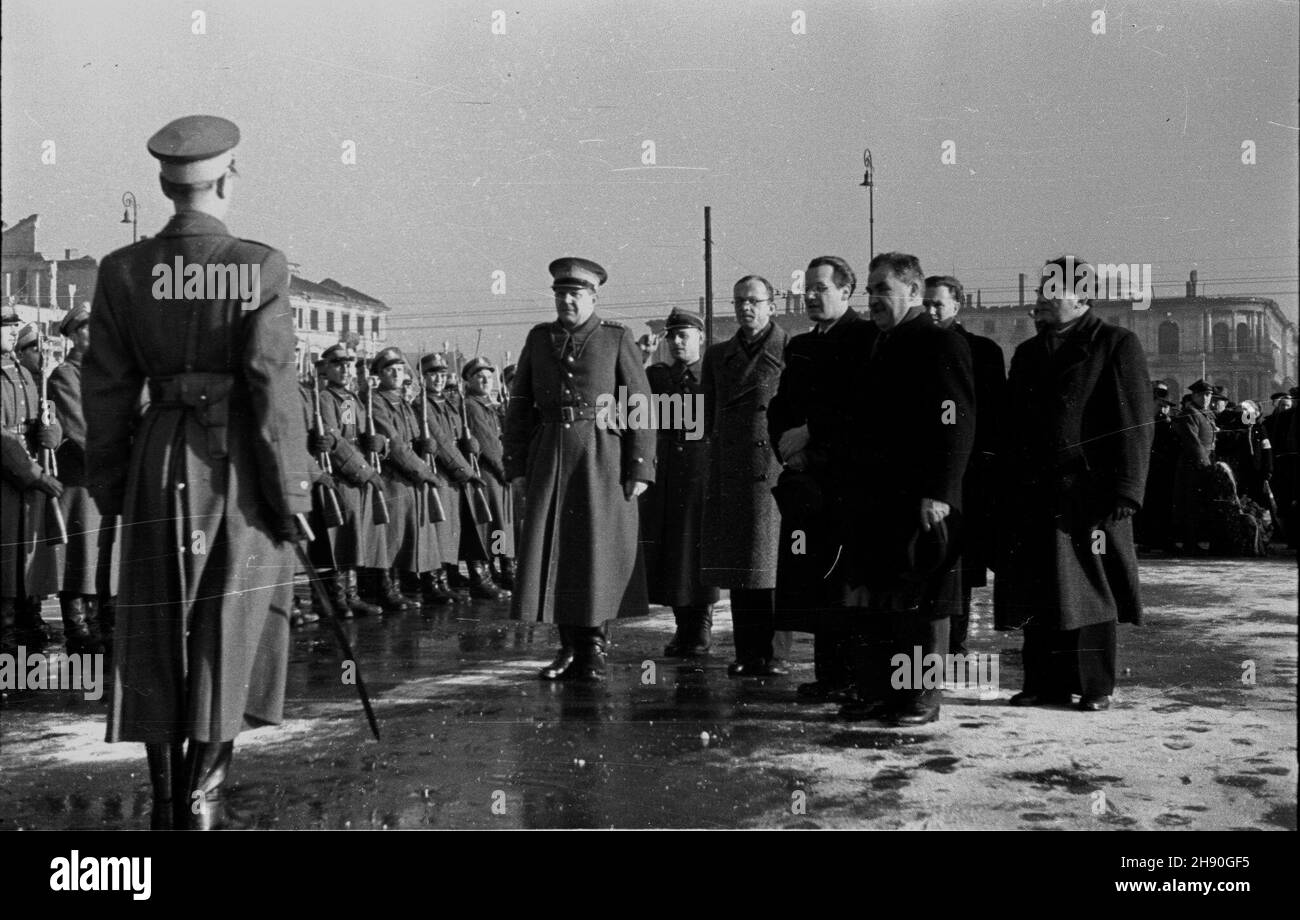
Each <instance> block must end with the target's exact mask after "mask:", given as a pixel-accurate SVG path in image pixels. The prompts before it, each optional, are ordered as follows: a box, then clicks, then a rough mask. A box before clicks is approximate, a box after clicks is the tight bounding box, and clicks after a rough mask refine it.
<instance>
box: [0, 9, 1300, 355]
mask: <svg viewBox="0 0 1300 920" xmlns="http://www.w3.org/2000/svg"><path fill="white" fill-rule="evenodd" d="M1102 6H1103V3H1102V0H1088V2H1083V3H1077V2H1052V0H982V2H961V3H958V2H902V0H888V2H862V0H855V2H838V3H823V2H812V0H807V2H804V0H791V2H787V3H770V2H740V0H712V2H708V3H704V2H691V3H686V2H682V3H667V2H656V0H637V2H618V3H613V2H608V0H605V2H569V0H549V2H545V3H538V2H518V0H512V2H511V3H510V4H509V6H508V8H505V3H504V0H481V2H474V3H460V2H441V0H440V2H437V3H414V2H410V3H399V2H388V0H371V2H365V3H320V2H315V3H305V2H303V3H295V2H268V0H256V2H252V0H249V2H205V0H189V2H186V3H174V2H173V3H167V2H129V3H127V2H104V0H96V2H93V3H92V2H66V3H60V2H48V0H41V2H36V0H5V3H4V5H3V23H2V26H3V35H4V49H3V50H4V54H3V105H4V119H3V167H4V169H3V196H4V199H3V207H4V219H5V220H6V221H7V222H9V223H10V224H12V223H14V222H16V221H18V220H20V219H22V218H23V217H25V216H27V215H28V214H31V213H39V214H40V215H41V224H40V230H39V237H38V239H39V245H40V247H41V249H42V250H44V251H45V252H46V253H47V254H53V253H56V252H60V251H61V250H62V249H64V248H67V247H71V248H76V249H80V250H81V251H82V252H83V253H86V254H90V255H94V256H95V257H97V258H99V257H102V256H103V255H104V254H105V253H107V252H109V251H111V250H112V249H114V248H117V247H119V246H121V245H124V244H125V243H128V242H129V241H130V228H129V227H125V226H122V225H121V224H120V223H118V221H119V220H120V219H121V212H122V206H121V202H120V199H121V196H122V193H123V192H124V191H126V190H128V189H129V190H131V191H133V192H134V193H135V194H136V195H137V197H138V198H139V200H140V229H141V232H142V233H148V234H152V233H155V232H157V230H158V229H160V228H161V227H162V225H163V224H164V223H165V221H166V218H167V215H168V214H169V213H170V208H169V203H168V202H167V201H166V199H164V198H163V196H162V194H161V192H160V191H159V189H158V183H157V167H156V163H155V162H154V161H153V160H152V159H151V158H150V157H149V156H148V154H147V153H146V150H145V141H146V140H147V138H148V137H149V135H150V134H152V133H153V132H154V131H156V130H157V129H158V128H159V127H161V126H162V125H163V124H165V123H166V122H167V121H169V120H171V119H173V118H176V117H179V116H181V115H187V114H194V113H208V114H216V115H222V116H224V117H227V118H230V119H231V120H233V121H235V122H236V123H237V124H238V125H239V127H240V129H241V131H242V132H243V142H242V143H241V145H240V146H239V148H238V150H237V152H236V158H237V162H238V168H239V171H240V173H241V176H242V179H241V180H240V182H239V184H238V187H237V190H236V194H237V198H236V201H235V205H234V209H233V211H232V214H231V216H230V218H229V220H228V225H229V226H230V228H231V230H232V232H234V233H235V234H237V235H240V236H245V237H249V238H252V239H257V240H261V241H263V242H266V243H268V244H271V245H273V246H276V247H278V248H280V249H283V250H284V251H285V252H286V254H287V255H288V257H289V258H290V260H292V261H296V262H298V263H300V264H301V266H302V272H303V274H304V276H305V277H307V278H310V279H312V280H317V281H319V280H321V279H322V278H325V277H332V278H335V279H337V280H338V281H340V282H342V283H344V284H347V285H350V286H352V287H356V288H359V289H360V290H362V291H365V292H366V293H369V294H371V295H373V296H375V297H378V298H380V299H382V300H384V301H385V302H387V303H388V304H389V305H390V306H391V307H392V309H393V311H394V317H393V320H392V338H393V339H394V340H396V341H397V342H398V343H399V344H402V343H403V341H405V343H406V344H409V345H412V346H419V345H431V346H436V345H437V344H440V343H441V341H442V340H443V339H451V340H453V341H459V343H460V344H461V345H462V347H464V348H465V349H467V350H468V349H471V348H472V347H473V337H474V334H475V330H476V329H478V328H480V327H482V328H483V329H484V346H483V350H484V351H487V352H489V353H491V354H493V355H500V354H501V352H502V351H504V350H505V349H506V348H510V349H513V350H514V351H515V353H516V354H517V352H518V348H519V345H520V344H521V342H522V337H523V334H524V332H525V331H526V329H527V327H528V326H529V325H531V324H532V323H535V322H539V321H542V320H545V319H547V318H549V317H550V316H551V315H552V308H551V296H550V292H549V282H550V279H549V276H548V275H547V274H546V265H547V263H548V262H549V261H550V260H551V259H553V258H556V257H558V256H561V255H581V256H586V257H588V258H592V259H595V260H597V261H599V262H601V263H602V264H604V265H605V266H606V268H608V269H609V272H610V281H609V283H608V284H607V285H606V287H605V288H604V289H603V291H602V297H601V304H602V305H601V307H600V312H601V313H602V314H604V315H606V316H608V317H613V318H619V319H622V320H624V321H627V322H629V323H630V324H631V325H633V327H634V328H636V329H637V330H638V332H639V331H641V329H642V323H643V321H644V320H645V319H647V318H652V317H662V316H664V315H666V314H667V312H668V310H669V309H671V307H672V306H674V305H678V304H684V305H690V306H694V305H695V303H696V299H697V297H698V296H699V295H700V294H702V293H703V286H704V265H703V254H702V253H703V248H702V242H701V241H702V237H703V209H704V206H705V205H711V206H712V208H713V235H714V241H715V255H714V268H715V271H714V275H715V303H717V304H718V305H719V306H721V307H722V309H724V310H725V309H727V307H726V304H727V301H728V299H729V292H730V285H731V283H732V282H733V281H734V280H735V279H737V278H739V277H740V276H741V275H743V274H747V273H750V272H756V273H759V274H763V275H767V276H768V277H769V278H771V279H772V280H773V281H774V282H775V283H776V284H777V286H778V287H786V286H788V285H789V280H790V276H791V272H792V271H794V270H797V269H799V268H801V267H802V266H803V265H805V264H806V263H807V261H808V260H809V259H810V258H811V257H813V256H816V255H820V254H824V253H832V254H839V255H843V256H844V257H846V258H847V259H848V260H849V261H850V263H852V264H853V265H854V266H855V267H856V268H857V269H858V270H859V273H860V275H861V276H863V277H865V274H866V263H867V261H868V259H867V248H868V232H867V230H868V228H867V192H866V190H865V189H863V188H860V187H859V185H858V184H859V183H860V182H861V181H862V149H863V147H866V146H869V147H870V148H871V150H872V153H873V155H874V159H875V166H876V179H877V188H876V196H875V199H876V200H875V214H876V234H875V243H876V251H882V250H886V249H901V250H904V251H909V252H914V253H916V254H917V255H918V256H920V258H921V262H922V265H923V266H924V267H925V269H926V270H927V271H928V272H931V273H936V272H954V273H955V274H957V275H958V276H959V277H960V278H961V279H962V280H963V282H965V283H966V285H967V288H968V289H969V290H974V289H976V288H980V289H982V290H983V293H984V302H985V303H986V304H988V303H990V302H1010V301H1012V300H1014V299H1015V297H1016V283H1017V277H1016V276H1017V272H1020V271H1025V272H1030V273H1034V272H1036V271H1037V269H1038V267H1039V266H1040V265H1041V264H1042V262H1043V261H1044V260H1045V259H1047V258H1050V257H1052V256H1055V255H1059V254H1060V253H1061V252H1063V251H1066V250H1073V251H1077V252H1079V253H1080V254H1082V255H1084V256H1087V257H1090V258H1092V259H1094V260H1097V261H1103V262H1127V263H1133V262H1136V263H1151V264H1152V266H1153V273H1154V280H1155V293H1156V295H1157V296H1160V295H1161V294H1177V295H1181V293H1182V291H1183V282H1184V280H1185V279H1186V277H1187V272H1188V270H1189V269H1191V268H1198V269H1199V273H1200V277H1201V279H1202V281H1203V282H1206V283H1207V284H1208V288H1207V290H1208V293H1210V294H1216V293H1217V294H1227V293H1243V294H1256V295H1262V296H1269V297H1273V298H1275V299H1277V300H1278V301H1279V302H1280V303H1282V304H1283V305H1284V308H1285V309H1286V310H1287V312H1288V314H1289V315H1291V316H1293V317H1294V316H1295V310H1296V301H1297V296H1296V294H1297V261H1298V258H1300V254H1298V253H1297V242H1296V241H1297V235H1298V228H1297V174H1298V172H1300V164H1298V162H1297V125H1298V124H1300V121H1298V120H1297V104H1296V100H1297V97H1298V96H1300V77H1298V74H1297V67H1298V66H1300V65H1298V64H1297V54H1296V49H1297V46H1298V45H1300V28H1298V26H1297V23H1298V22H1300V12H1298V6H1297V3H1295V2H1290V0H1257V2H1210V0H1167V2H1155V0H1153V2H1128V3H1125V2H1119V3H1116V2H1114V0H1108V2H1105V4H1104V8H1105V14H1106V20H1105V34H1096V30H1097V28H1098V25H1099V24H1098V20H1097V18H1096V16H1095V15H1094V12H1093V10H1094V8H1098V9H1100V8H1102ZM196 7H197V8H201V9H202V10H203V12H204V14H205V16H206V22H205V23H204V25H205V27H206V34H201V35H197V34H194V33H193V29H194V23H195V21H194V18H193V13H194V10H195V8H196ZM497 9H501V10H502V14H503V15H502V16H501V17H500V18H499V19H498V21H499V22H504V27H505V34H494V32H493V23H494V18H493V13H494V10H497ZM801 23H802V24H803V25H804V26H805V31H804V32H803V33H802V34H797V30H798V28H799V26H800V24H801ZM47 140H53V141H54V142H55V144H56V162H55V163H54V164H52V165H47V164H43V163H42V161H41V154H42V144H43V142H45V141H47ZM349 141H350V142H353V143H354V144H355V160H356V162H355V164H349V163H344V162H343V155H344V153H345V142H349ZM647 141H650V142H653V145H654V164H653V166H649V165H646V163H645V162H644V160H645V158H646V157H647V153H646V150H647V148H646V142H647ZM1246 141H1251V142H1253V147H1254V158H1255V160H1256V162H1255V163H1254V164H1253V165H1251V164H1246V163H1243V162H1242V160H1243V143H1244V142H1246ZM945 142H951V144H950V145H949V146H948V147H947V149H948V150H949V151H951V154H950V156H949V159H952V158H953V157H954V156H955V163H945V162H943V159H944V157H943V154H944V151H945ZM494 272H504V273H505V275H504V277H505V283H506V292H505V293H504V294H495V295H494V294H493V292H492V283H493V273H494Z"/></svg>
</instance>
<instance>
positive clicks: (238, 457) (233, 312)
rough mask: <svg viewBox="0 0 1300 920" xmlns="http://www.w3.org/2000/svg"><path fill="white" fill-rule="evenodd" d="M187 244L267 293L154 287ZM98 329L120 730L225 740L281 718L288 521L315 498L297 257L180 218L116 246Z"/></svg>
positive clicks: (94, 398)
mask: <svg viewBox="0 0 1300 920" xmlns="http://www.w3.org/2000/svg"><path fill="white" fill-rule="evenodd" d="M177 258H180V259H182V260H183V264H185V265H187V266H188V265H198V266H204V265H208V264H224V265H230V266H232V267H236V266H239V265H245V266H247V265H259V266H260V272H261V297H260V300H259V303H258V305H256V306H253V307H251V308H248V309H246V308H245V305H244V304H243V303H242V302H241V301H240V300H238V299H236V298H237V297H238V294H235V295H234V296H232V297H229V298H228V299H224V300H219V299H198V298H194V299H179V298H178V299H161V298H157V297H155V296H154V283H155V280H156V279H155V275H154V267H155V266H158V265H167V266H170V265H173V264H174V262H175V260H176V259H177ZM178 281H179V279H178ZM178 287H179V283H178ZM90 328H91V341H92V342H93V343H94V344H93V345H92V346H91V348H90V351H89V353H88V354H87V356H86V361H85V366H84V369H83V373H82V388H83V392H84V398H85V411H86V422H87V431H86V470H87V481H88V484H89V488H90V492H91V496H92V497H93V498H94V499H95V501H96V503H97V504H98V505H99V510H100V513H102V514H120V515H121V535H122V536H121V544H122V549H121V553H122V574H121V590H120V593H119V595H118V607H117V628H116V640H115V644H114V649H113V659H114V661H113V671H114V682H113V684H114V685H113V701H112V707H111V709H110V712H109V722H108V740H109V741H144V742H162V741H173V740H179V739H181V738H185V737H189V738H192V739H196V740H199V741H205V742H215V741H228V740H231V739H233V738H234V737H235V736H236V735H237V734H238V733H239V732H240V730H241V729H242V728H243V727H244V726H245V723H246V722H250V723H253V724H261V723H277V722H279V721H280V718H281V714H282V710H283V704H284V685H285V684H284V682H285V673H286V669H287V665H288V638H289V618H288V613H289V609H288V608H289V601H290V599H291V596H292V590H293V570H294V554H293V547H292V545H291V544H289V543H287V542H279V541H277V539H276V538H275V537H274V536H273V528H274V527H276V526H277V522H285V521H287V520H288V519H290V518H291V517H292V516H293V515H294V514H297V513H307V512H308V511H310V509H311V478H312V469H313V467H314V465H315V464H314V463H313V461H312V460H311V459H310V458H309V457H308V455H307V450H306V444H305V441H306V438H305V437H304V435H303V425H302V408H301V403H300V399H299V396H298V384H297V379H296V374H295V370H294V360H293V351H294V334H293V316H292V311H291V309H290V307H289V270H288V265H287V263H286V262H285V258H284V255H283V254H282V253H280V252H277V251H276V250H274V249H271V248H269V247H267V246H264V245H262V244H261V243H254V242H251V241H247V240H240V239H236V238H235V237H232V236H231V235H230V233H229V232H228V231H227V230H226V228H225V225H224V224H222V223H221V222H220V221H219V220H217V219H216V218H214V217H211V216H209V215H206V214H202V213H199V212H185V213H182V214H178V215H176V216H175V217H173V218H172V219H171V221H170V222H169V223H168V224H167V226H166V227H164V228H163V230H162V232H161V233H159V234H158V235H157V236H155V237H153V238H152V239H146V240H141V241H140V242H139V243H136V244H135V245H133V246H129V247H126V248H125V249H120V250H118V251H116V252H114V253H112V254H111V255H109V256H107V257H106V258H105V259H104V261H103V263H102V264H101V265H100V268H99V279H98V282H97V284H96V290H95V305H94V308H93V309H92V311H91V314H90ZM199 375H209V376H208V377H207V378H206V383H205V382H204V379H203V378H202V377H201V376H199ZM146 382H148V383H149V384H150V386H151V388H152V389H153V392H152V393H151V400H150V403H149V408H148V410H147V411H146V413H145V414H144V416H143V418H140V419H138V420H137V406H138V403H139V399H140V392H141V388H142V386H143V385H144V384H145V383H146ZM224 386H228V387H229V395H228V396H227V397H225V398H221V391H222V389H223V387H224ZM223 422H224V423H225V424H224V425H223V424H222V423H223Z"/></svg>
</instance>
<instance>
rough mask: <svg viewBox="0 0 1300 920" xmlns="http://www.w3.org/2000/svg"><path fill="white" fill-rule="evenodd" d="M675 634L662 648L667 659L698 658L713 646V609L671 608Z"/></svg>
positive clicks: (705, 607)
mask: <svg viewBox="0 0 1300 920" xmlns="http://www.w3.org/2000/svg"><path fill="white" fill-rule="evenodd" d="M673 617H674V618H675V619H676V620H677V632H676V634H675V635H674V636H673V641H672V642H670V643H668V645H667V647H665V648H664V654H665V655H667V656H668V657H669V658H698V657H700V656H701V655H707V654H708V653H709V649H710V648H712V646H713V608H712V607H710V606H706V605H699V606H695V605H691V606H683V607H674V608H673Z"/></svg>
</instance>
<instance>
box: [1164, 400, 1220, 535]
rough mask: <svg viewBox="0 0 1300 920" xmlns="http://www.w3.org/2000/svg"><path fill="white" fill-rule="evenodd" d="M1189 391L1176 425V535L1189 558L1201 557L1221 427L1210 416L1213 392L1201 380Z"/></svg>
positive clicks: (1174, 422)
mask: <svg viewBox="0 0 1300 920" xmlns="http://www.w3.org/2000/svg"><path fill="white" fill-rule="evenodd" d="M1188 389H1189V390H1190V391H1191V393H1190V394H1189V395H1188V397H1186V398H1187V405H1185V406H1184V407H1183V411H1182V412H1181V413H1180V414H1179V415H1178V417H1177V418H1175V419H1174V421H1173V426H1174V435H1175V436H1176V437H1177V438H1178V465H1177V467H1176V468H1175V470H1174V534H1175V536H1176V537H1177V538H1178V539H1179V540H1180V541H1181V542H1182V545H1183V546H1182V552H1183V553H1184V554H1186V555H1189V556H1196V555H1199V554H1200V553H1201V544H1200V540H1201V536H1202V534H1201V530H1202V524H1201V522H1202V520H1204V518H1205V516H1206V511H1208V510H1209V509H1208V508H1207V507H1206V506H1207V505H1208V503H1209V499H1208V498H1207V497H1206V493H1205V486H1206V480H1207V477H1208V474H1209V470H1210V467H1211V466H1213V464H1214V436H1215V434H1216V433H1217V432H1218V430H1219V429H1218V426H1217V425H1215V424H1214V415H1213V414H1212V413H1211V412H1210V409H1209V404H1210V398H1211V397H1212V396H1213V395H1214V393H1213V390H1212V388H1211V387H1210V385H1209V384H1208V383H1206V382H1205V381H1204V380H1198V381H1196V382H1195V383H1193V384H1192V385H1191V386H1190V387H1188Z"/></svg>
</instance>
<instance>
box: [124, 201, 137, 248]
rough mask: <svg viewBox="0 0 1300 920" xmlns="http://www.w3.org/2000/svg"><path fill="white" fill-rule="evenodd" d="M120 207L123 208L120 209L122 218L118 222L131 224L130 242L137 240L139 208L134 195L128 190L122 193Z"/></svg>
mask: <svg viewBox="0 0 1300 920" xmlns="http://www.w3.org/2000/svg"><path fill="white" fill-rule="evenodd" d="M122 207H123V208H124V209H125V210H123V211H122V220H121V221H120V222H121V223H124V224H130V225H131V242H132V243H136V242H139V239H140V236H139V216H140V209H139V207H138V206H137V205H136V203H135V196H134V195H132V194H131V193H130V192H126V193H124V194H123V195H122Z"/></svg>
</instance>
